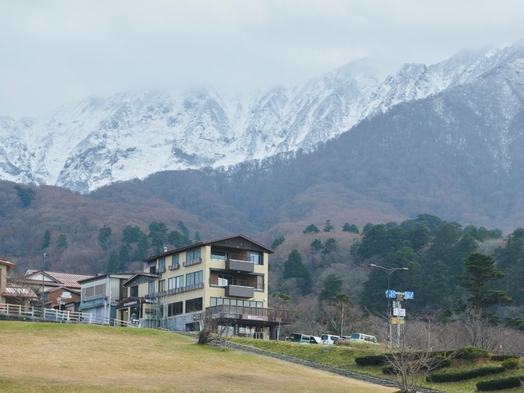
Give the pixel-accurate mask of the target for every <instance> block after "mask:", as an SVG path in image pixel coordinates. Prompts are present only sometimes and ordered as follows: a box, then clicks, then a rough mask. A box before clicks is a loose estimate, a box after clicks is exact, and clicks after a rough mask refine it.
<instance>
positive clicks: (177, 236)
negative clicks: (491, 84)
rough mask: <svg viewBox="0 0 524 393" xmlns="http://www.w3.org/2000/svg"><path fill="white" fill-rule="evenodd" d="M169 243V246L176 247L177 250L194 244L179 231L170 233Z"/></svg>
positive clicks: (168, 236)
mask: <svg viewBox="0 0 524 393" xmlns="http://www.w3.org/2000/svg"><path fill="white" fill-rule="evenodd" d="M167 241H168V243H169V244H172V245H173V246H175V248H180V247H185V246H190V245H191V244H193V242H192V241H191V239H190V238H188V237H187V236H186V235H184V234H182V233H180V232H178V231H171V232H169V235H167Z"/></svg>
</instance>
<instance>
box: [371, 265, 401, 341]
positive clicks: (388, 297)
mask: <svg viewBox="0 0 524 393" xmlns="http://www.w3.org/2000/svg"><path fill="white" fill-rule="evenodd" d="M369 267H376V268H379V269H382V270H383V271H385V272H386V274H387V275H388V289H387V291H386V298H387V303H388V304H387V315H388V331H389V332H388V348H390V347H391V300H390V299H391V298H394V297H396V294H395V295H393V293H392V292H395V291H390V289H389V277H390V276H391V273H393V272H395V271H397V270H409V268H407V267H393V268H390V269H388V268H385V267H383V266H379V265H375V264H374V263H371V264H370V265H369Z"/></svg>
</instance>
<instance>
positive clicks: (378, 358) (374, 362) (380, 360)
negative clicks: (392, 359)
mask: <svg viewBox="0 0 524 393" xmlns="http://www.w3.org/2000/svg"><path fill="white" fill-rule="evenodd" d="M387 360H388V358H387V356H386V355H371V356H362V357H358V358H355V363H357V364H358V365H359V366H383V365H384V364H386V362H387Z"/></svg>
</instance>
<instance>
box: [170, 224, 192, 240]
mask: <svg viewBox="0 0 524 393" xmlns="http://www.w3.org/2000/svg"><path fill="white" fill-rule="evenodd" d="M177 228H178V229H180V232H182V234H183V235H184V236H185V237H187V238H189V229H187V227H186V225H185V224H184V223H183V222H182V221H178V223H177ZM166 232H167V231H166Z"/></svg>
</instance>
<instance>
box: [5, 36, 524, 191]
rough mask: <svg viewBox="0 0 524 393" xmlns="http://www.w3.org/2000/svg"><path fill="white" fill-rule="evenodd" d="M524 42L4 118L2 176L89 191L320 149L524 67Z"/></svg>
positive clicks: (90, 101) (118, 97) (93, 100)
mask: <svg viewBox="0 0 524 393" xmlns="http://www.w3.org/2000/svg"><path fill="white" fill-rule="evenodd" d="M523 47H524V45H522V44H516V45H515V46H514V47H510V48H505V49H502V50H498V51H483V52H461V53H459V54H457V55H455V56H453V57H451V58H450V59H448V60H445V61H442V62H440V63H437V64H434V65H430V66H426V65H424V64H405V65H404V66H403V67H401V68H400V69H399V70H398V71H397V72H396V73H395V74H394V75H390V76H388V77H386V78H385V79H383V80H382V79H380V77H379V76H378V73H377V72H376V71H375V69H374V67H373V66H372V64H371V62H370V61H369V60H367V59H363V60H359V61H355V62H352V63H349V64H346V65H343V66H341V67H339V68H337V69H335V70H333V71H332V72H329V73H327V74H325V75H323V76H320V77H317V78H314V79H312V80H310V81H308V82H306V83H304V84H303V85H301V86H293V87H285V86H277V87H275V88H273V89H270V90H269V91H265V92H257V93H253V94H252V95H250V96H247V97H240V96H234V97H229V96H223V95H221V94H220V93H219V92H217V91H216V90H214V89H213V88H211V87H208V86H205V87H199V88H195V89H193V90H190V91H187V92H184V93H174V92H161V91H147V92H124V93H118V94H115V95H113V96H110V97H108V98H104V99H103V98H98V97H88V98H86V99H84V100H82V101H81V102H79V103H76V104H73V105H67V106H63V107H61V108H59V109H58V110H57V111H55V112H54V113H52V114H50V115H48V116H43V117H40V118H21V119H18V120H14V119H12V118H11V117H0V178H1V179H3V180H10V181H15V182H19V183H33V184H50V185H57V186H61V187H66V188H69V189H71V190H74V191H80V192H89V191H92V190H95V189H97V188H99V187H102V186H104V185H107V184H111V183H113V182H116V181H125V180H130V179H133V178H145V177H147V176H148V175H150V174H152V173H155V172H158V171H163V170H181V169H187V168H196V169H198V168H204V167H208V166H210V167H218V166H230V165H234V164H237V163H239V162H243V161H245V160H251V159H263V158H266V157H270V156H272V155H275V154H278V153H283V152H293V151H297V150H298V149H303V150H306V151H311V150H313V149H315V147H316V146H318V145H319V144H320V143H322V142H324V141H326V140H328V139H332V138H334V137H336V136H338V135H340V134H341V133H343V132H346V131H348V130H349V129H350V128H351V127H353V126H354V125H356V124H358V123H359V122H360V121H362V120H363V119H365V118H366V117H369V116H374V115H376V114H378V113H382V112H385V111H387V110H388V109H389V108H391V107H393V106H394V105H396V104H399V103H402V102H406V101H410V100H416V99H422V98H425V97H428V96H429V95H432V94H436V93H439V92H442V91H444V90H446V89H449V88H453V87H455V86H459V85H462V84H465V83H471V82H474V81H476V80H478V78H480V77H481V76H482V75H483V74H485V73H486V72H489V71H491V70H494V69H496V68H497V67H499V66H500V65H501V64H507V63H511V62H513V63H514V65H513V66H514V67H522V66H523V65H522V61H521V62H520V63H519V62H516V60H517V59H521V58H522V57H524V56H523Z"/></svg>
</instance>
